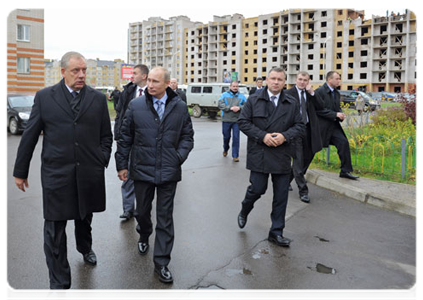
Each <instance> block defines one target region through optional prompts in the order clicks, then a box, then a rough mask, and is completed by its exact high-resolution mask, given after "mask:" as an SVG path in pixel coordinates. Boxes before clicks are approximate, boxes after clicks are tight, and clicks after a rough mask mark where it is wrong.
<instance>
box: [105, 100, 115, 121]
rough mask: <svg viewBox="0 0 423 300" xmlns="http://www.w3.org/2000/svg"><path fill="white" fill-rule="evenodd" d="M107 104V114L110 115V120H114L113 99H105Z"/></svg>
mask: <svg viewBox="0 0 423 300" xmlns="http://www.w3.org/2000/svg"><path fill="white" fill-rule="evenodd" d="M107 106H108V108H109V115H110V120H111V121H114V120H115V118H116V111H115V109H114V107H113V101H107Z"/></svg>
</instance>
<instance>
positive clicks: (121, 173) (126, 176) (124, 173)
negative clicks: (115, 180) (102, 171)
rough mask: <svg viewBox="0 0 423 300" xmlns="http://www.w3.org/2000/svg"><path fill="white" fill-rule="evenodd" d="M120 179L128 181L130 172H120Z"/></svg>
mask: <svg viewBox="0 0 423 300" xmlns="http://www.w3.org/2000/svg"><path fill="white" fill-rule="evenodd" d="M118 177H119V179H120V180H122V181H126V180H128V170H127V169H123V170H120V171H119V172H118Z"/></svg>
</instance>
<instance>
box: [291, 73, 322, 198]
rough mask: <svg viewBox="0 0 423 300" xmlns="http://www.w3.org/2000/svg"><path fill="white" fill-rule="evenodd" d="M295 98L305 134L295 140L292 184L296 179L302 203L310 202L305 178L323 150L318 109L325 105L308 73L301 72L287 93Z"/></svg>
mask: <svg viewBox="0 0 423 300" xmlns="http://www.w3.org/2000/svg"><path fill="white" fill-rule="evenodd" d="M286 94H288V95H291V96H293V97H294V98H295V99H296V100H297V101H298V103H299V105H300V115H301V118H302V120H303V123H304V124H305V126H306V128H305V132H304V135H303V136H302V137H297V138H296V139H295V149H296V151H295V152H296V156H295V157H294V160H293V164H292V170H291V182H292V180H293V179H294V178H295V181H296V182H297V185H298V191H299V194H300V199H301V201H303V202H305V203H309V202H310V197H309V195H308V187H307V181H306V180H305V178H304V175H305V173H306V172H307V169H308V167H309V165H310V164H311V162H312V160H313V157H314V154H315V153H317V152H319V151H320V150H321V149H322V139H321V137H320V129H319V120H318V119H317V115H316V109H323V103H322V101H320V100H319V98H317V97H316V96H315V94H314V90H313V87H312V86H311V84H310V75H309V74H308V73H307V72H299V73H298V74H297V78H296V80H295V86H293V87H292V88H290V89H289V90H287V91H286Z"/></svg>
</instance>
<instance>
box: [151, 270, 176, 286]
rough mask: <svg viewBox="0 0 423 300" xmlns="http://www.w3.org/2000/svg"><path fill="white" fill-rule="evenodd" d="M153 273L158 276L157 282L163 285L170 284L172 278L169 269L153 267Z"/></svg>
mask: <svg viewBox="0 0 423 300" xmlns="http://www.w3.org/2000/svg"><path fill="white" fill-rule="evenodd" d="M154 272H156V273H157V274H158V275H159V280H160V281H161V282H163V283H172V282H173V277H172V273H170V271H169V269H168V268H167V267H166V266H156V267H154Z"/></svg>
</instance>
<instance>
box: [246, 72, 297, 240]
mask: <svg viewBox="0 0 423 300" xmlns="http://www.w3.org/2000/svg"><path fill="white" fill-rule="evenodd" d="M285 78H286V75H285V72H284V70H283V69H282V68H274V69H272V70H270V72H269V74H268V77H267V79H266V81H267V87H266V88H264V89H263V90H262V91H260V92H258V93H255V94H254V95H252V96H251V97H249V99H248V101H247V102H246V104H245V105H244V108H243V109H242V111H241V115H240V116H239V119H238V124H239V128H240V129H241V131H242V132H243V133H245V135H247V137H248V142H247V169H249V170H250V171H251V173H250V183H251V185H250V186H249V187H248V188H247V192H246V194H245V198H244V200H243V201H242V209H241V212H240V213H239V215H238V226H239V227H240V228H244V226H245V224H246V223H247V216H248V214H249V213H250V212H251V210H252V209H253V207H254V203H255V202H256V201H257V200H258V199H260V197H261V195H263V194H264V193H265V192H266V189H267V182H268V178H269V174H271V175H272V182H273V204H272V213H271V215H270V218H271V221H272V226H271V228H270V231H269V237H268V239H269V241H270V242H272V243H275V244H277V245H278V246H283V247H288V246H289V245H290V242H291V241H290V240H289V239H288V238H286V237H284V235H283V229H284V228H285V213H286V206H287V204H288V187H289V178H290V172H291V158H292V157H293V156H294V154H295V147H293V146H294V145H293V141H294V139H295V138H296V137H298V136H300V135H301V134H302V132H303V131H304V123H303V122H302V119H301V117H300V112H299V105H298V103H297V101H296V100H295V98H294V97H292V96H290V95H287V94H286V93H284V92H283V91H282V89H283V87H284V85H285Z"/></svg>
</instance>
